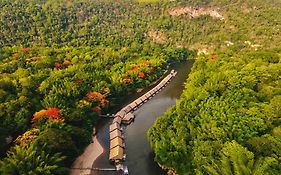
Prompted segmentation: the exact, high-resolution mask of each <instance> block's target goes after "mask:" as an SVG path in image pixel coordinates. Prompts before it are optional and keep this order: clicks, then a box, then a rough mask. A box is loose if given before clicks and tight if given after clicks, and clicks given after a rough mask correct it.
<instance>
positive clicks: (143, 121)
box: [91, 60, 194, 175]
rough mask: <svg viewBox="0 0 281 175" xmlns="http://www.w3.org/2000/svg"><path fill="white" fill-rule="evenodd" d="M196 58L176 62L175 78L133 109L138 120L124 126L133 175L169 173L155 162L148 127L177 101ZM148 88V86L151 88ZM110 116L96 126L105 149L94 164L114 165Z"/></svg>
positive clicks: (95, 174)
mask: <svg viewBox="0 0 281 175" xmlns="http://www.w3.org/2000/svg"><path fill="white" fill-rule="evenodd" d="M193 62H194V61H193V60H188V61H185V62H181V63H176V64H174V65H172V66H171V67H172V68H173V69H175V70H176V71H177V72H178V73H177V75H176V77H174V78H172V80H171V82H170V83H169V84H168V85H167V86H166V87H165V88H164V89H162V91H160V92H159V93H158V94H156V95H155V96H154V97H153V98H152V99H150V100H149V101H148V102H147V103H145V104H144V105H142V106H141V107H140V108H139V109H137V110H136V111H134V114H135V115H136V118H135V121H134V122H132V123H131V124H130V125H129V126H127V127H126V128H125V133H124V136H125V144H126V147H125V153H126V155H127V157H126V161H125V163H124V165H127V166H128V169H129V174H130V175H164V174H166V173H165V172H164V171H163V170H161V168H160V167H159V166H158V164H157V163H156V162H154V155H153V150H152V149H151V147H150V144H149V142H148V140H147V131H148V129H149V128H150V127H151V126H152V125H153V123H154V122H155V120H156V119H157V117H159V116H162V115H163V114H164V112H165V111H166V110H167V109H168V108H169V107H171V106H173V105H174V104H175V103H176V100H177V99H178V98H179V97H180V95H181V93H182V91H183V88H184V82H185V81H186V79H187V77H188V74H189V72H190V70H191V67H192V64H193ZM148 90H149V89H145V90H144V92H143V93H145V91H148ZM140 95H141V94H135V95H133V96H131V97H128V98H127V99H126V101H124V105H125V104H127V103H129V102H130V101H133V100H134V99H136V98H137V97H138V96H140ZM110 123H111V120H110V119H105V120H103V121H102V122H100V123H99V125H98V126H97V131H98V133H97V137H98V140H99V141H100V143H101V145H102V146H103V147H104V148H105V152H104V153H103V154H102V155H101V156H100V157H99V158H98V159H97V160H96V161H95V162H94V164H93V167H99V168H113V167H114V166H113V165H111V164H110V163H109V160H108V157H109V149H108V148H109V131H108V128H109V124H110ZM91 174H92V175H114V174H115V173H114V172H105V171H103V172H102V171H99V172H97V171H92V172H91Z"/></svg>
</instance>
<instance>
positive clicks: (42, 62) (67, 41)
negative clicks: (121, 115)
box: [0, 0, 281, 175]
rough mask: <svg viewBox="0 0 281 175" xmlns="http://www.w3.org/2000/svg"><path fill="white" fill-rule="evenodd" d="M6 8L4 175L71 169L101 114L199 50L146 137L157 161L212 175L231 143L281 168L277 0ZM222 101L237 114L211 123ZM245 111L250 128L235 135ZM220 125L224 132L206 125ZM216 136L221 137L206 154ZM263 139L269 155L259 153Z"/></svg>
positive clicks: (119, 0) (1, 101)
mask: <svg viewBox="0 0 281 175" xmlns="http://www.w3.org/2000/svg"><path fill="white" fill-rule="evenodd" d="M0 9H1V10H0V155H1V157H2V158H3V159H2V161H0V174H9V175H10V174H24V173H26V172H29V173H33V174H42V172H46V174H66V173H67V171H68V167H69V165H70V164H71V163H72V161H73V159H74V158H75V157H76V156H77V155H79V153H81V151H82V150H83V149H84V147H85V146H86V145H87V144H88V143H89V142H90V137H91V132H92V127H93V126H94V125H95V124H96V122H97V120H98V115H99V114H100V113H103V112H106V111H107V110H108V109H110V108H111V107H113V106H115V105H116V104H118V103H120V102H121V101H122V98H123V97H125V96H127V95H128V94H130V93H132V92H135V91H136V90H137V89H139V88H143V87H146V86H148V85H149V84H150V83H151V82H153V81H155V80H156V79H157V78H159V77H160V76H161V75H162V74H163V72H164V71H165V70H166V69H167V65H168V64H169V63H170V62H174V61H181V60H185V59H187V58H191V57H193V56H195V53H196V52H197V53H198V54H199V53H204V54H206V55H205V56H201V57H202V58H201V57H200V58H199V59H198V60H197V61H196V63H195V66H194V68H193V71H192V72H193V73H192V74H191V75H190V78H189V79H188V80H187V84H186V90H185V92H184V94H183V95H182V98H181V99H180V101H179V102H178V103H177V105H176V107H174V108H172V109H170V110H169V111H168V112H167V113H166V115H165V116H164V117H161V118H160V119H159V120H158V122H156V124H155V125H154V126H153V128H152V129H151V130H150V132H149V138H150V140H151V143H152V146H153V148H154V149H155V152H156V160H157V161H158V162H159V163H161V164H164V165H167V166H168V167H171V168H174V169H175V170H176V171H177V172H178V173H179V174H190V173H191V174H192V173H198V174H200V173H205V174H206V173H207V171H208V172H211V171H212V172H215V171H218V170H217V168H214V167H215V166H216V165H217V164H219V163H218V162H219V157H220V155H219V151H220V150H224V149H227V148H229V147H232V146H233V145H234V146H236V147H237V149H239V150H242V151H244V152H245V154H246V155H247V156H248V157H250V158H249V159H254V160H255V161H256V160H259V161H262V160H263V159H264V160H265V161H266V162H268V164H272V165H273V167H272V168H270V169H271V170H272V173H274V172H278V171H280V167H278V166H277V165H276V166H275V164H276V162H278V161H279V164H280V155H279V153H280V152H278V151H279V150H281V149H279V148H280V138H279V136H280V121H279V119H280V108H278V106H279V104H280V98H279V97H280V72H279V70H280V53H281V52H280V43H281V37H280V30H281V17H280V11H281V1H280V0H265V1H261V0H247V1H245V2H241V1H227V0H214V1H211V0H209V1H205V0H188V1H185V0H178V1H168V0H116V1H112V0H95V1H91V0H75V1H72V0H44V1H42V0H13V1H10V0H2V1H0ZM244 69H246V70H244ZM253 70H255V71H253ZM227 71H228V72H227ZM258 71H261V72H258ZM222 73H225V74H222ZM250 73H253V75H251V76H250V75H249V76H245V78H244V79H242V78H243V77H244V75H248V74H250ZM260 73H262V75H260ZM241 79H242V80H241ZM206 83H207V84H206ZM205 84H206V86H205ZM238 85H239V86H238ZM232 86H233V88H232ZM236 93H237V94H236ZM239 96H242V97H241V98H239ZM234 97H235V98H238V99H237V100H235V101H237V102H236V103H237V104H232V102H233V103H234V101H233V100H232V101H231V99H233V98H234ZM244 97H245V99H244ZM209 99H210V102H209ZM205 103H206V104H205ZM213 103H215V104H217V106H215V105H214V106H213V105H212V104H213ZM252 103H254V104H252ZM187 104H188V105H187ZM189 105H192V106H189ZM193 105H195V106H193ZM220 106H223V109H225V111H228V109H229V108H230V109H231V110H230V112H229V113H227V112H225V111H224V110H222V111H220V112H219V114H216V115H217V116H214V117H215V118H212V117H210V116H213V114H209V113H208V112H210V111H211V113H213V111H217V110H219V109H220ZM195 107H196V108H195ZM212 107H213V108H214V109H212ZM208 108H210V109H208ZM217 108H219V109H217ZM220 110H221V109H220ZM203 111H205V112H206V114H205V113H204V112H203ZM201 112H202V113H204V116H207V118H208V119H206V120H205V118H204V117H203V118H204V119H203V118H202V119H201ZM244 114H247V116H250V117H249V120H250V121H251V122H250V124H249V125H250V126H249V128H250V129H249V128H247V127H245V128H239V127H237V128H236V129H233V130H234V131H232V130H231V129H229V128H233V123H236V122H237V121H236V120H239V121H240V120H242V121H243V122H244V123H243V122H242V123H239V122H238V123H239V126H240V125H243V126H244V125H245V123H247V122H248V117H247V119H245V117H244V118H243V116H244ZM202 115H203V114H202ZM229 115H230V116H231V117H232V118H231V120H229V121H228V120H226V118H229ZM236 115H237V117H235V116H236ZM267 115H270V117H269V118H270V119H268V120H267V119H266V117H265V116H267ZM222 116H224V117H222ZM193 118H195V119H196V120H194V121H193ZM221 118H223V119H222V121H221V122H219V124H216V123H215V124H213V125H212V126H215V127H216V129H215V131H214V132H215V133H217V134H218V135H219V136H213V135H209V130H204V129H208V128H209V129H210V128H211V126H201V125H202V124H203V123H206V122H207V123H209V122H210V121H213V120H217V119H221ZM193 122H194V123H193ZM210 123H212V122H210ZM225 123H228V124H227V126H225V125H226V124H225ZM195 124H196V126H197V125H198V126H197V127H198V128H197V129H198V131H197V130H196V129H193V128H195ZM217 125H219V126H220V127H219V126H217ZM166 126H169V127H166ZM164 128H165V129H164ZM175 128H178V129H180V130H177V129H175ZM200 128H203V129H202V130H204V132H206V134H205V135H206V136H205V135H204V137H202V138H198V140H197V137H199V136H200V134H198V135H197V133H198V132H199V133H201V129H200ZM225 128H227V129H225ZM246 130H247V132H246ZM248 130H249V132H248ZM222 131H223V132H222ZM193 132H194V133H193ZM210 133H212V132H210ZM215 133H214V134H215ZM158 135H159V136H158ZM164 135H166V136H167V137H166V136H165V137H164ZM245 135H246V136H245ZM255 138H256V139H257V140H254V139H255ZM208 139H212V141H214V142H215V141H218V140H219V141H218V142H216V143H217V144H211V148H210V151H211V150H216V151H213V152H212V151H211V152H207V153H204V151H207V150H204V149H203V148H205V146H204V144H203V142H202V144H201V141H204V142H205V141H206V142H207V141H208ZM251 139H253V140H254V141H251ZM259 139H261V140H266V139H267V140H270V141H271V142H272V144H271V142H270V144H269V145H268V147H270V149H268V150H271V151H272V152H270V151H269V153H266V155H258V157H257V152H258V150H259V151H260V150H263V149H264V148H260V145H259V143H260V142H259V141H258V140H259ZM232 140H235V142H234V141H233V142H232ZM178 142H180V143H182V144H181V145H177V144H176V143H178ZM252 142H257V143H255V144H256V145H255V144H254V143H252ZM266 142H267V141H266ZM268 142H269V141H268ZM208 144H209V143H208ZM206 145H207V143H206ZM252 145H255V146H252ZM242 146H243V147H242ZM225 147H226V148H225ZM244 147H245V148H244ZM201 148H202V150H201ZM246 148H247V149H248V150H246ZM255 149H258V150H255ZM8 150H9V151H8ZM193 150H195V151H193ZM196 150H198V151H196ZM7 151H8V154H6V153H7ZM259 154H263V151H260V152H259ZM273 154H274V155H273ZM205 156H206V157H208V158H205ZM253 156H254V158H253ZM278 156H279V157H278ZM23 157H24V158H25V159H24V160H22V159H23ZM35 158H37V159H36V161H35V162H33V160H34V159H35ZM201 159H202V160H201ZM222 159H224V157H223V155H222ZM21 162H24V163H21ZM32 162H33V163H32ZM186 162H188V163H186ZM274 163H275V164H274ZM277 164H278V163H277ZM202 166H203V167H206V168H205V169H204V168H203V167H202ZM23 167H24V168H23ZM198 167H201V168H198ZM202 168H203V169H202ZM278 168H279V169H278ZM213 169H215V170H213Z"/></svg>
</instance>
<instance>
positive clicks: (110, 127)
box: [109, 122, 120, 132]
mask: <svg viewBox="0 0 281 175" xmlns="http://www.w3.org/2000/svg"><path fill="white" fill-rule="evenodd" d="M116 129H117V130H120V124H118V123H116V122H115V123H112V124H111V125H109V132H112V131H114V130H116Z"/></svg>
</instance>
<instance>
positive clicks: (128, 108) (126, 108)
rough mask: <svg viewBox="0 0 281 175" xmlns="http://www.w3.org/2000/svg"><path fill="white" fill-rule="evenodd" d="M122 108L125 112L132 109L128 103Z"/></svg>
mask: <svg viewBox="0 0 281 175" xmlns="http://www.w3.org/2000/svg"><path fill="white" fill-rule="evenodd" d="M122 110H124V111H125V112H126V113H127V112H130V111H131V110H132V108H131V107H130V106H129V105H127V106H126V107H124V108H123V109H122Z"/></svg>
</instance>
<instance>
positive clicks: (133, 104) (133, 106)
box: [129, 102, 138, 109]
mask: <svg viewBox="0 0 281 175" xmlns="http://www.w3.org/2000/svg"><path fill="white" fill-rule="evenodd" d="M129 106H130V107H131V108H132V109H134V108H135V107H137V106H138V105H137V104H136V103H134V102H132V103H130V104H129Z"/></svg>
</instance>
